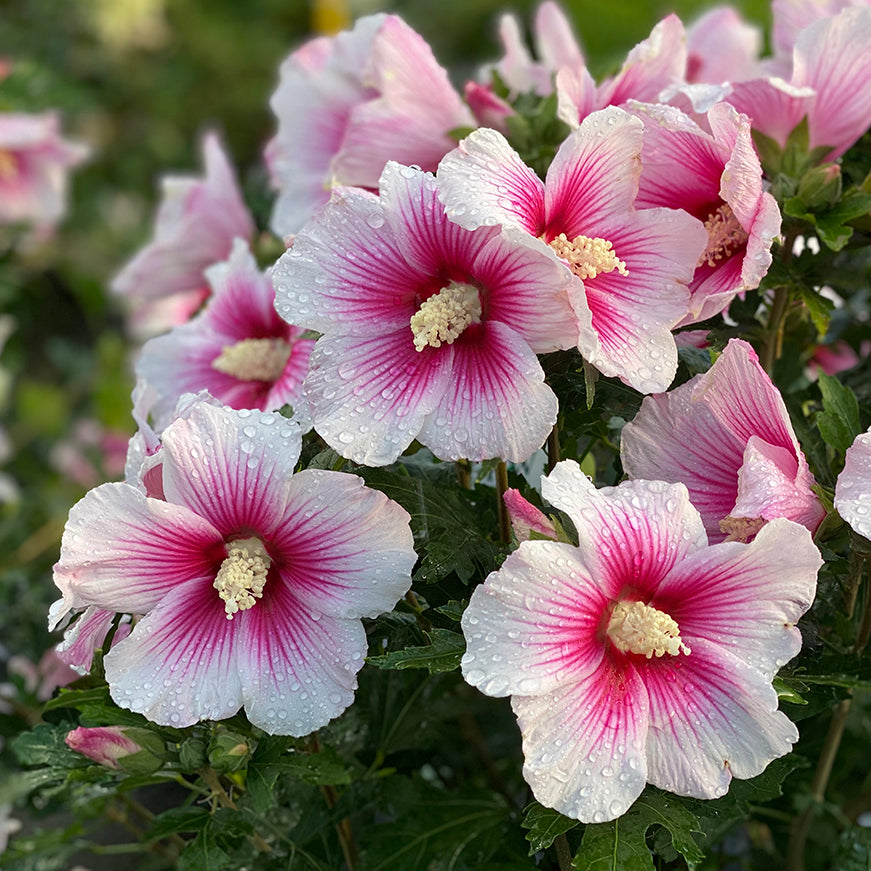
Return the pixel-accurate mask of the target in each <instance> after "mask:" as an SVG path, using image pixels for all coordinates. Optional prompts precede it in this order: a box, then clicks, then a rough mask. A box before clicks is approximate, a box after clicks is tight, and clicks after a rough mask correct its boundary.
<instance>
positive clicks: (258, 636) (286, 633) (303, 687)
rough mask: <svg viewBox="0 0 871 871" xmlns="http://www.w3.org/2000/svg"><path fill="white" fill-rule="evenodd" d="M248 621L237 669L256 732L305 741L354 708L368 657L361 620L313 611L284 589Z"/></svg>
mask: <svg viewBox="0 0 871 871" xmlns="http://www.w3.org/2000/svg"><path fill="white" fill-rule="evenodd" d="M244 616H245V617H246V618H247V619H246V620H244V621H243V623H242V624H241V625H240V632H239V636H238V648H237V662H238V672H239V679H240V680H241V685H242V687H243V689H242V696H243V698H244V702H245V713H246V714H247V716H248V719H249V720H250V721H251V722H252V723H253V724H254V725H255V726H258V727H259V728H261V729H263V730H265V731H266V732H268V733H269V734H271V735H294V736H296V737H301V736H302V735H307V734H309V733H310V732H313V731H315V729H319V728H320V727H321V726H325V725H326V724H327V723H328V722H329V721H330V720H332V719H333V718H334V717H337V716H338V715H339V714H341V713H342V711H344V710H345V708H347V707H348V706H349V705H350V704H351V702H353V701H354V690H355V689H356V688H357V672H358V671H359V670H360V668H361V667H362V665H363V662H364V658H365V656H366V633H365V631H364V630H363V624H362V623H361V622H360V621H359V620H339V619H335V618H333V617H328V616H325V615H321V614H319V613H317V612H312V611H310V610H309V609H308V608H307V607H306V605H305V604H304V603H302V602H300V601H299V600H297V599H296V598H295V597H294V596H293V594H292V593H291V592H290V590H288V589H286V588H282V589H280V590H278V591H277V592H273V594H272V595H271V596H270V598H269V602H268V606H267V603H266V601H264V602H262V603H258V604H257V605H255V606H254V607H253V608H252V609H251V610H250V611H246V612H245V614H244ZM233 622H234V623H235V622H236V620H234V621H233Z"/></svg>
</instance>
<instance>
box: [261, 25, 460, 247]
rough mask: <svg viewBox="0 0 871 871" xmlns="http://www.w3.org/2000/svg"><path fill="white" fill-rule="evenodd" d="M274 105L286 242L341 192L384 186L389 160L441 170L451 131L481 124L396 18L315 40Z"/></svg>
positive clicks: (276, 220)
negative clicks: (381, 183)
mask: <svg viewBox="0 0 871 871" xmlns="http://www.w3.org/2000/svg"><path fill="white" fill-rule="evenodd" d="M270 105H271V106H272V111H273V112H274V113H275V115H276V117H277V118H278V132H277V134H276V136H275V138H274V139H273V140H272V141H271V142H270V143H269V145H268V146H267V149H266V161H267V164H268V166H269V170H270V174H271V176H272V182H273V186H274V187H275V188H276V189H277V190H278V191H279V196H278V200H277V201H276V203H275V208H274V210H273V213H272V221H271V225H272V229H273V230H274V231H275V232H276V233H277V234H278V235H279V236H286V235H288V234H290V233H296V232H298V231H299V230H300V229H301V228H302V227H303V225H304V224H305V223H306V222H307V221H308V220H309V218H311V216H312V215H313V214H314V213H315V212H316V211H317V210H318V209H319V208H320V207H321V206H322V205H324V203H326V202H327V200H329V198H330V189H331V188H332V187H333V186H334V185H354V186H357V187H364V188H372V189H376V188H377V187H378V178H379V176H380V175H381V170H382V169H384V165H385V164H386V163H387V161H388V160H396V161H399V162H400V163H407V164H414V165H416V166H420V167H422V168H423V169H424V170H435V168H436V166H437V164H438V162H439V160H440V159H441V157H442V156H443V155H444V154H445V153H447V152H448V151H450V150H451V148H453V147H454V140H453V139H452V138H451V137H450V135H449V133H450V131H451V130H454V129H455V128H457V127H471V126H474V121H473V119H472V115H471V113H470V112H469V110H468V109H467V108H466V107H465V106H464V105H463V101H462V100H461V99H460V95H459V94H458V93H457V92H456V91H455V90H454V88H453V86H452V85H451V83H450V80H449V79H448V74H447V72H446V71H445V70H444V69H443V68H442V67H441V66H439V64H438V62H437V61H436V59H435V58H434V57H433V54H432V49H430V47H429V45H427V43H426V41H425V40H424V39H423V37H421V36H420V35H418V34H417V33H415V31H413V30H412V29H411V28H410V27H409V26H408V25H407V24H406V23H405V22H404V21H403V20H402V19H401V18H399V17H397V16H396V15H369V16H365V17H363V18H360V19H358V21H357V22H356V24H355V25H354V29H353V30H351V31H347V32H344V33H340V34H339V35H338V36H336V37H334V38H327V37H319V38H317V39H313V40H312V41H311V42H308V43H306V44H305V45H304V46H302V48H300V49H298V50H297V51H295V52H294V53H293V54H292V55H290V57H289V58H287V60H286V61H285V62H284V63H283V64H282V66H281V83H280V85H279V86H278V90H277V91H276V92H275V94H273V96H272V100H271V101H270Z"/></svg>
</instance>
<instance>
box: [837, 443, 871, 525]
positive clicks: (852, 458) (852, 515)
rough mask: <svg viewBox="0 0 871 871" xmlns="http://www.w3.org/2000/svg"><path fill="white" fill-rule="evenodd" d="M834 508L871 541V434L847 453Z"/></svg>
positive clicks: (838, 482) (852, 446) (851, 446)
mask: <svg viewBox="0 0 871 871" xmlns="http://www.w3.org/2000/svg"><path fill="white" fill-rule="evenodd" d="M835 508H836V509H837V511H838V513H839V514H840V515H841V517H843V518H844V520H846V521H847V523H849V524H850V526H852V527H853V529H854V530H856V532H858V533H859V535H864V536H865V538H871V430H869V432H867V433H864V434H863V435H860V436H857V437H856V440H855V441H854V442H853V444H852V445H850V447H849V448H848V449H847V455H846V458H845V460H844V469H843V471H842V472H841V474H840V475H838V480H837V483H836V484H835Z"/></svg>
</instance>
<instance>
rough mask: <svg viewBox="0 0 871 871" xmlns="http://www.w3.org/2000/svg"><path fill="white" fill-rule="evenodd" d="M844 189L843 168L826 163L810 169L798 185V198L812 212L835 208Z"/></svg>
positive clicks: (835, 164)
mask: <svg viewBox="0 0 871 871" xmlns="http://www.w3.org/2000/svg"><path fill="white" fill-rule="evenodd" d="M842 189H843V179H842V178H841V167H840V166H839V165H838V164H837V163H824V164H823V165H822V166H815V167H814V168H813V169H809V170H808V171H807V172H806V173H805V174H804V175H803V176H802V177H801V181H800V182H799V183H798V196H799V197H800V198H801V199H802V200H803V201H804V202H805V204H806V205H807V207H808V208H809V209H810V210H811V211H816V210H818V209H821V208H822V209H825V208H828V207H830V206H833V205H834V204H835V203H836V202H837V201H838V200H839V199H840V198H841V192H842Z"/></svg>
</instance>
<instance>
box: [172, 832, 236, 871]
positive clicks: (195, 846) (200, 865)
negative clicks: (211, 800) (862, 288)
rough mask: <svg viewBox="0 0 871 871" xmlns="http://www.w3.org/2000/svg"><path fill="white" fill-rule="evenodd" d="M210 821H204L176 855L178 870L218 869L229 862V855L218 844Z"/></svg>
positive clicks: (214, 870)
mask: <svg viewBox="0 0 871 871" xmlns="http://www.w3.org/2000/svg"><path fill="white" fill-rule="evenodd" d="M210 822H211V820H208V821H207V822H206V825H205V826H204V827H203V828H202V829H201V830H200V831H199V832H198V833H197V836H196V838H194V840H193V841H191V842H190V844H189V845H188V846H187V848H186V849H185V850H184V851H183V852H182V854H181V855H180V856H179V857H178V863H177V868H178V871H206V869H208V871H218V869H220V868H226V867H227V866H228V865H229V864H230V857H229V856H228V855H227V853H226V852H225V851H224V850H222V849H221V848H220V847H219V846H218V842H217V840H216V839H215V835H214V833H213V832H212V827H211V825H210V824H209V823H210Z"/></svg>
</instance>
